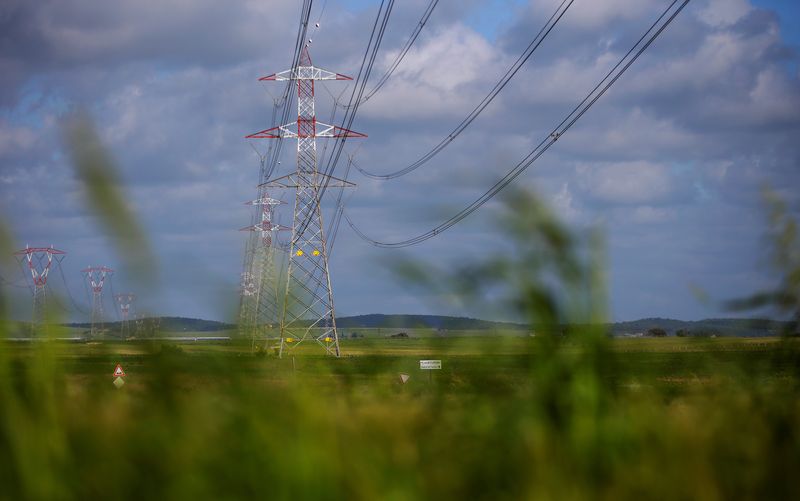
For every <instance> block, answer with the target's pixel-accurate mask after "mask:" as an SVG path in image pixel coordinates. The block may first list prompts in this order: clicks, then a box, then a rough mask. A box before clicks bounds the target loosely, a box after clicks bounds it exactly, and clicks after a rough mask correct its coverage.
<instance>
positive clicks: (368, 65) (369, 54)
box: [299, 0, 394, 234]
mask: <svg viewBox="0 0 800 501" xmlns="http://www.w3.org/2000/svg"><path fill="white" fill-rule="evenodd" d="M384 5H385V8H384ZM393 7H394V0H388V4H386V0H382V1H381V4H380V6H379V7H378V13H377V15H376V16H375V21H374V23H373V25H372V30H371V32H370V38H369V41H368V42H367V48H366V49H365V51H364V57H363V58H362V60H361V66H360V68H359V70H358V75H357V76H356V80H355V86H354V87H353V92H352V93H351V94H350V101H349V103H348V105H347V107H346V108H345V116H344V117H343V119H342V126H341V128H342V129H345V130H350V128H351V127H352V124H353V121H354V120H355V116H356V113H357V112H358V107H359V101H360V100H361V98H362V96H363V94H364V90H365V88H366V84H367V81H368V80H369V75H370V73H371V71H372V66H373V65H374V64H375V57H376V56H377V53H378V49H379V48H380V45H381V41H382V40H383V35H384V33H385V31H386V25H387V24H388V22H389V17H390V15H391V13H392V8H393ZM353 103H355V104H353ZM346 139H347V136H346V135H345V136H343V137H342V138H341V139H340V140H339V141H338V142H337V143H336V144H335V145H334V148H333V150H332V151H331V156H330V157H329V159H328V162H327V165H326V168H325V169H324V170H323V172H322V174H323V176H322V177H323V179H325V182H324V183H323V185H322V186H321V188H320V190H319V192H318V194H317V203H319V202H320V201H321V200H322V197H323V195H324V194H325V191H326V190H327V189H328V185H329V184H330V181H331V179H333V177H332V173H333V171H334V170H335V168H336V165H337V163H338V162H339V157H340V156H341V154H342V149H343V148H344V142H345V140H346ZM311 219H312V218H311V215H310V214H309V217H307V218H306V220H305V222H304V223H303V224H302V225H300V230H299V231H300V234H302V232H304V231H305V230H306V228H307V227H308V225H309V223H310V222H311Z"/></svg>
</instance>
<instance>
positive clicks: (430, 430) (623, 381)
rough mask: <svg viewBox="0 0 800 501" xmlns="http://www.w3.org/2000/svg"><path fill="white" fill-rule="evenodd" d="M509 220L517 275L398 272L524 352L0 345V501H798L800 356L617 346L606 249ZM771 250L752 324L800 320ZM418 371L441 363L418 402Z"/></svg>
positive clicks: (755, 349)
mask: <svg viewBox="0 0 800 501" xmlns="http://www.w3.org/2000/svg"><path fill="white" fill-rule="evenodd" d="M72 127H73V128H72V129H71V133H68V134H66V139H67V141H68V142H69V146H70V151H71V152H72V157H73V159H74V161H75V163H76V172H77V174H78V177H79V179H81V180H82V181H83V182H84V183H85V185H86V195H87V197H88V199H89V206H90V208H92V210H93V211H94V212H95V213H96V214H97V215H98V217H99V218H100V220H101V222H102V224H103V225H105V227H106V229H107V232H108V233H109V236H110V237H111V238H112V239H113V240H114V242H115V244H116V246H117V248H118V249H119V253H120V256H121V257H122V258H123V260H125V261H126V265H127V266H128V268H130V270H133V271H136V270H137V269H141V268H147V269H150V270H157V266H154V264H155V263H151V262H150V261H151V260H153V259H154V258H153V255H152V253H151V252H150V251H149V249H150V246H149V243H148V242H147V241H146V236H145V235H143V233H142V231H141V230H140V229H139V228H140V227H139V226H138V224H136V221H135V215H134V214H133V213H132V212H131V211H130V210H129V209H128V208H127V206H126V204H124V203H123V201H122V200H121V197H122V196H123V195H122V194H121V193H122V189H121V187H120V186H116V185H115V184H114V183H117V182H118V181H117V177H116V176H115V175H114V173H113V166H112V162H111V159H110V154H109V153H108V152H107V151H106V150H105V149H104V148H103V146H102V144H101V143H100V141H99V140H98V139H97V135H96V133H95V132H94V131H93V129H92V127H91V123H90V122H89V121H88V118H87V117H86V116H79V117H78V119H77V121H76V122H75V125H73V126H72ZM505 210H506V212H505V214H504V215H503V217H502V218H501V221H502V224H500V225H499V227H501V228H503V229H504V231H505V232H506V233H505V234H504V236H505V237H506V238H508V239H509V240H510V242H511V243H512V244H513V245H512V248H513V252H511V253H510V254H508V255H503V256H502V257H498V256H494V255H489V256H486V257H485V259H484V260H483V261H482V262H476V263H462V264H460V265H459V268H458V269H456V270H439V269H436V268H435V267H433V266H431V265H430V264H427V263H415V262H409V261H407V260H406V261H398V262H397V263H394V267H395V269H396V271H397V272H398V274H399V276H401V277H404V278H405V279H406V280H408V281H411V282H416V285H417V286H421V287H426V288H428V289H430V290H434V291H436V290H438V291H441V292H442V293H443V294H445V295H449V296H457V297H459V298H460V300H461V301H462V302H463V303H464V304H465V305H469V304H477V303H479V304H480V305H481V306H482V307H483V308H484V311H485V308H487V307H489V308H495V309H496V310H495V311H497V312H498V313H502V314H507V313H509V312H512V313H514V314H515V315H516V316H517V317H519V318H522V319H524V320H525V321H527V322H529V323H530V325H536V326H540V327H537V332H536V337H519V336H517V337H513V336H500V337H492V338H485V337H454V338H441V337H436V336H433V337H419V338H414V339H385V338H378V337H374V338H370V337H366V338H361V339H354V340H348V341H346V342H343V350H344V351H345V353H349V355H350V356H345V357H342V358H331V357H325V356H322V355H321V354H320V353H321V349H319V348H316V349H315V347H314V345H313V344H312V343H307V344H305V345H303V346H301V347H298V348H297V350H295V351H294V352H293V356H288V357H285V358H283V359H278V358H276V357H275V356H274V355H272V354H271V352H270V350H269V349H267V350H263V349H262V350H259V351H253V350H252V349H251V341H250V340H249V339H240V340H233V341H231V342H228V343H207V344H206V343H181V344H175V343H169V342H164V341H152V340H151V341H147V340H141V341H124V342H123V341H112V340H107V341H102V342H93V343H64V342H59V341H56V340H55V339H42V340H39V341H33V342H28V343H13V342H9V341H6V340H0V499H3V500H6V499H8V500H28V499H32V500H60V499H64V500H83V499H98V498H102V499H106V498H114V499H176V500H180V499H192V500H194V499H215V500H218V499H220V500H224V499H337V500H338V499H358V500H376V499H381V500H384V499H386V500H418V499H487V500H497V499H513V500H517V499H609V500H617V499H643V498H646V499H651V498H655V499H692V500H694V499H700V500H727V499H800V482H798V481H797V478H796V472H797V471H798V470H800V432H799V431H798V430H800V399H799V398H798V396H800V392H798V382H800V345H798V340H797V339H795V338H792V337H789V336H786V337H783V338H779V339H770V340H765V339H758V340H742V339H652V340H651V339H635V340H611V339H609V338H607V337H606V336H605V333H604V332H603V329H602V327H601V326H602V325H603V324H604V323H606V318H605V314H606V299H605V284H604V277H603V276H604V264H603V259H602V242H601V241H600V239H599V238H598V237H597V235H590V238H588V239H584V238H582V237H581V236H580V235H575V234H573V233H572V232H571V231H569V230H567V229H566V228H564V227H563V226H562V225H561V224H560V223H559V222H558V220H557V218H556V217H555V216H554V215H553V214H551V213H550V212H549V210H548V209H547V207H545V206H544V204H542V203H541V202H540V201H539V200H538V199H537V198H536V197H535V196H533V195H531V194H526V193H521V192H517V193H512V194H511V195H510V196H509V197H508V199H507V201H506V208H505ZM109 215H115V217H122V218H123V219H124V220H126V221H130V222H131V224H130V225H121V226H117V225H116V224H115V223H114V221H115V219H114V218H112V217H109ZM773 219H775V218H774V217H773ZM778 220H779V221H780V222H781V224H782V226H781V227H782V228H783V227H785V228H789V229H792V228H794V226H789V225H786V224H784V220H783V219H781V218H778ZM128 227H130V228H132V229H130V230H129V229H127V228H128ZM1 231H2V224H1V223H0V232H1ZM781 235H782V237H781V239H780V246H779V249H782V251H781V256H782V258H781V263H782V265H785V267H786V269H787V270H788V271H787V275H786V276H787V277H789V279H788V280H786V281H785V282H784V283H782V285H781V289H780V290H779V294H772V295H768V296H763V295H762V296H759V301H761V302H760V303H759V304H763V301H762V298H764V297H766V298H767V300H769V298H778V299H779V300H780V301H781V302H780V305H781V307H782V308H783V310H782V311H794V312H795V313H796V312H798V311H800V306H798V305H797V302H796V301H795V302H794V303H792V302H791V301H792V300H793V299H792V298H795V299H796V298H797V297H798V295H797V293H796V289H797V283H798V281H797V280H796V276H797V273H796V270H797V269H798V268H797V266H795V265H796V264H797V263H796V262H795V261H792V259H794V257H796V256H797V252H795V250H796V247H797V244H796V232H795V231H794V230H793V229H792V231H788V230H786V231H783V232H781ZM787 235H788V236H791V237H792V238H788V237H787ZM9 241H10V237H9V239H8V241H4V240H3V239H0V247H3V246H6V247H8V248H13V246H9V245H7V244H8V242H9ZM793 246H794V247H793ZM789 247H791V249H790V250H791V252H788V251H784V250H785V249H787V248H789ZM786 256H789V257H786ZM792 256H794V257H792ZM786 263H789V264H786ZM154 273H157V271H156V272H154ZM145 282H147V280H145ZM6 305H7V302H6V301H5V300H4V298H2V297H0V338H6V337H9V334H10V332H9V330H8V329H9V325H11V324H10V323H9V322H7V321H6V319H7V318H9V315H10V312H8V311H7V309H6ZM792 308H795V309H794V310H792ZM55 320H57V319H54V322H53V325H51V326H50V328H49V329H48V330H47V335H48V336H50V337H51V338H58V337H60V336H63V335H64V334H65V333H66V332H67V330H66V329H63V328H59V327H58V326H57V325H55V324H56V323H57V322H56V321H55ZM569 325H581V326H584V327H581V328H578V329H567V328H565V327H564V326H569ZM593 326H596V327H593ZM40 335H42V334H41V333H40ZM421 358H438V359H441V360H442V364H443V367H442V370H441V371H436V373H435V374H432V375H431V376H433V377H431V379H430V381H429V380H428V378H427V376H428V374H427V373H426V374H423V373H422V371H420V370H419V366H418V361H419V359H421ZM117 363H121V364H122V366H123V368H124V370H125V371H126V373H127V376H126V377H125V384H124V385H123V386H122V387H121V388H115V387H114V386H113V385H112V372H113V370H114V367H115V365H116V364H117ZM400 372H405V373H408V374H410V375H411V380H410V381H409V382H408V383H407V384H401V383H400V380H399V373H400Z"/></svg>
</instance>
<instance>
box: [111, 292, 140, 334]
mask: <svg viewBox="0 0 800 501" xmlns="http://www.w3.org/2000/svg"><path fill="white" fill-rule="evenodd" d="M114 301H115V302H116V303H117V305H118V306H119V314H120V319H121V320H120V321H121V323H120V334H121V335H122V336H123V337H124V336H125V335H126V334H127V335H130V333H131V326H130V313H131V305H132V304H133V302H134V301H136V295H135V294H133V293H130V292H123V293H120V294H114Z"/></svg>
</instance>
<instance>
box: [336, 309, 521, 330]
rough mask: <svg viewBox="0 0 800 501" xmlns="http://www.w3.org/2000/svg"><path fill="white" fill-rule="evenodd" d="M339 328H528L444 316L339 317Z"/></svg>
mask: <svg viewBox="0 0 800 501" xmlns="http://www.w3.org/2000/svg"><path fill="white" fill-rule="evenodd" d="M336 325H337V327H342V328H345V329H353V328H357V327H362V328H364V327H366V328H369V327H372V328H377V327H382V328H406V329H413V328H427V329H447V330H470V329H474V330H489V329H519V330H524V329H527V328H528V327H527V326H526V325H524V324H516V323H512V322H493V321H490V320H479V319H475V318H468V317H447V316H442V315H382V314H378V313H374V314H371V315H356V316H352V317H338V318H337V319H336Z"/></svg>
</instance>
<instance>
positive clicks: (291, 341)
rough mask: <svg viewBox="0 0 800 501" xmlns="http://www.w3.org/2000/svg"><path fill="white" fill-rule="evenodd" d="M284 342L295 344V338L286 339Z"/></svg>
mask: <svg viewBox="0 0 800 501" xmlns="http://www.w3.org/2000/svg"><path fill="white" fill-rule="evenodd" d="M284 341H286V342H287V343H294V338H293V337H287V338H286V339H284Z"/></svg>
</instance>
